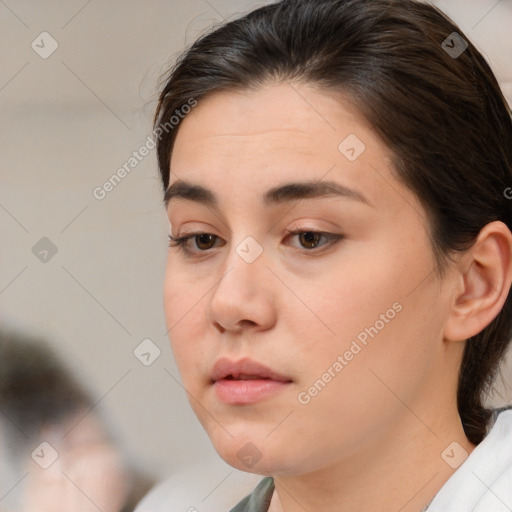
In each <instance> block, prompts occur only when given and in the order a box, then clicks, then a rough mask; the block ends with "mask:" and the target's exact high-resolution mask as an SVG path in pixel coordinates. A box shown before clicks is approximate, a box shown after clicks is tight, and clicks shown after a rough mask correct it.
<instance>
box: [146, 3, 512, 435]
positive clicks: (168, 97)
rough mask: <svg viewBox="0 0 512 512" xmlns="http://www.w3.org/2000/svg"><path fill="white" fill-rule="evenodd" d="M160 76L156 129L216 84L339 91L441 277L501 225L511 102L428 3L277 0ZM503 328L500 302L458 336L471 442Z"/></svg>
mask: <svg viewBox="0 0 512 512" xmlns="http://www.w3.org/2000/svg"><path fill="white" fill-rule="evenodd" d="M453 32H457V35H454V34H453ZM465 44H467V48H465ZM464 48H465V49H464ZM454 49H455V50H457V49H459V50H460V51H462V52H461V53H460V52H459V53H460V54H459V55H457V53H458V52H454V51H453V50H454ZM450 50H452V51H450ZM165 81H166V83H165V85H164V87H163V90H162V92H161V95H160V98H159V103H158V107H157V110H156V114H155V119H154V122H155V127H158V126H162V125H164V124H165V123H166V122H168V120H169V119H170V117H171V116H172V115H173V114H174V113H175V111H176V110H179V109H180V108H181V107H182V106H183V105H185V104H187V102H189V101H190V99H194V101H200V99H201V98H203V97H204V96H206V95H208V94H211V93H213V92H215V91H220V90H229V89H244V88H256V87H258V86H261V85H263V84H268V83H272V82H300V83H304V84H314V85H315V86H317V87H321V88H323V89H325V90H326V91H339V92H343V93H344V94H345V95H346V96H347V97H349V98H350V99H351V100H352V101H353V102H354V103H355V104H356V105H357V107H358V108H359V110H360V112H361V113H362V115H363V116H364V117H365V118H366V119H367V120H368V121H369V122H370V124H371V125H372V126H373V128H374V130H375V131H376V133H377V134H378V135H379V136H380V137H381V138H382V140H383V141H384V142H385V144H386V145H387V146H388V147H389V148H390V149H391V151H392V153H393V156H394V157H393V164H394V168H395V171H396V173H397V175H398V177H399V179H401V180H402V181H403V183H404V184H405V185H406V186H408V187H409V188H410V189H411V190H412V191H413V192H414V193H415V194H416V195H417V197H418V198H419V200H420V201H421V203H422V204H423V206H424V208H425V210H426V212H427V215H428V219H429V226H430V233H429V234H430V237H431V243H432V249H433V254H434V256H435V270H436V271H437V274H438V275H440V276H442V275H443V274H444V270H445V268H446V263H447V261H448V259H449V258H450V253H452V252H453V251H464V250H467V249H468V248H469V247H471V245H472V244H473V243H474V241H475V239H476V237H477V235H478V234H479V232H480V230H481V229H482V228H483V227H484V226H485V225H486V224H488V223H489V222H492V221H495V220H500V221H503V222H504V223H505V224H506V225H507V226H508V227H509V229H510V228H512V203H511V201H510V200H507V198H506V197H505V194H504V191H505V190H506V189H507V187H509V186H511V185H512V173H511V171H512V122H511V112H510V107H509V106H508V105H507V103H506V101H505V99H504V96H503V94H502V92H501V90H500V88H499V85H498V83H497V81H496V78H495V77H494V75H493V73H492V71H491V69H490V68H489V66H488V64H487V62H486V61H485V59H484V58H483V57H482V55H481V54H480V53H479V52H478V50H477V49H476V48H475V47H474V46H473V44H472V43H471V42H470V41H468V39H467V38H466V36H465V35H464V34H463V33H462V31H461V30H460V29H459V28H458V27H457V26H456V25H455V24H454V23H453V22H452V21H451V20H450V19H449V18H448V17H446V16H445V15H444V14H443V13H442V12H440V11H439V10H438V9H437V8H435V7H433V6H431V5H428V4H423V3H420V2H417V1H414V0H398V1H397V0H283V1H281V2H278V3H275V4H271V5H268V6H265V7H261V8H259V9H257V10H255V11H253V12H251V13H249V14H248V15H246V16H245V17H243V18H240V19H237V20H234V21H231V22H229V23H226V24H224V25H222V26H220V27H218V28H217V29H215V30H214V31H213V32H211V33H209V34H206V35H205V36H203V37H201V38H200V39H198V40H197V41H196V42H195V43H194V44H193V45H192V46H191V48H190V49H188V50H187V51H186V52H184V53H183V54H182V55H181V57H180V58H179V59H178V62H177V63H176V65H175V66H174V67H173V68H172V69H171V70H170V72H169V74H168V75H167V76H166V77H165ZM173 128H174V129H171V130H166V132H165V134H163V135H162V137H160V138H159V140H158V142H157V153H158V163H159V168H160V173H161V178H162V183H163V186H164V189H166V188H167V186H168V184H169V179H170V160H171V152H172V148H173V143H174V140H175V137H176V133H177V131H178V129H179V126H175V127H173ZM511 334H512V301H511V298H510V297H508V298H507V300H506V302H505V305H504V307H503V309H502V310H501V312H500V313H499V315H498V316H497V317H496V318H495V319H494V320H493V321H492V322H491V324H490V325H488V326H487V327H486V328H485V329H484V330H483V331H482V332H480V333H479V334H477V335H476V336H474V337H472V338H470V339H469V340H467V342H466V347H465V351H464V356H463V361H462V365H461V369H460V375H459V386H458V396H457V401H458V410H459V414H460V416H461V420H462V424H463V427H464V430H465V433H466V435H467V437H468V438H469V440H470V441H471V442H473V443H475V444H478V443H479V442H480V441H481V440H482V439H483V437H484V436H485V435H486V430H487V428H488V427H489V420H490V417H491V413H492V411H491V410H489V409H486V408H485V407H484V406H483V405H482V403H483V399H484V398H485V395H486V394H487V393H488V392H489V391H490V389H491V386H492V383H493V381H494V378H495V376H496V374H497V371H498V368H499V363H500V360H501V359H502V357H503V355H504V353H505V351H506V348H507V346H508V344H509V341H510V339H511Z"/></svg>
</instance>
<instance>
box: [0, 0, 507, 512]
mask: <svg viewBox="0 0 512 512" xmlns="http://www.w3.org/2000/svg"><path fill="white" fill-rule="evenodd" d="M265 3H270V2H261V1H259V2H257V1H250V0H188V1H187V2H182V1H178V0H171V1H163V0H149V1H145V2H142V1H140V0H137V1H136V0H123V1H120V0H112V1H99V0H68V1H36V0H17V1H15V0H0V33H1V34H2V45H1V46H0V57H1V63H2V65H1V68H0V109H1V116H2V129H1V138H0V154H1V161H2V165H1V171H0V172H1V184H2V185H1V188H0V229H1V233H2V241H1V246H2V250H1V266H0V326H3V327H4V328H9V329H11V330H17V331H19V332H21V333H23V334H24V335H27V336H29V337H30V336H32V337H35V338H37V339H39V340H41V343H43V342H47V343H48V344H49V347H50V348H51V349H52V350H54V351H55V353H56V354H57V355H58V357H59V358H60V359H61V362H62V365H63V367H66V368H68V369H69V371H70V372H71V374H72V375H73V376H75V377H76V378H77V379H78V380H79V382H80V383H81V385H83V386H84V389H85V390H86V391H87V393H88V394H89V395H90V400H89V401H88V402H87V404H88V405H87V407H88V409H87V408H86V409H85V411H86V412H87V411H93V412H94V414H98V415H99V416H101V418H102V421H103V422H104V423H105V425H106V427H105V428H106V429H107V430H108V431H109V432H110V435H111V437H112V438H113V439H115V443H116V446H118V447H119V449H120V450H121V451H122V453H123V454H124V457H125V458H126V459H127V460H128V461H129V464H131V465H132V466H134V467H136V468H137V471H139V472H141V473H143V474H144V475H145V476H146V477H147V478H148V482H149V481H158V480H161V479H164V478H165V477H166V476H167V475H169V474H172V473H173V472H174V471H175V470H176V469H178V468H180V467H181V466H183V465H187V464H190V463H191V462H194V461H201V460H204V459H207V458H214V457H215V456H216V455H215V452H214V451H213V448H212V447H211V446H210V443H209V440H208V438H207V436H206V434H205V433H204V431H203V430H202V428H201V427H200V425H199V423H198V422H197V420H196V419H195V416H194V415H193V413H192V411H191V409H190V407H189V405H188V402H187V399H186V396H185V393H184V391H183V389H182V388H181V386H180V384H179V382H180V379H179V376H178V372H177V370H176V367H175V364H174V361H173V358H172V354H171V351H170V348H169V343H168V338H167V335H166V327H165V323H164V316H163V307H162V284H163V272H164V265H165V257H166V251H167V221H166V217H165V213H164V210H163V208H162V203H161V201H162V190H161V184H160V182H159V178H158V171H157V165H156V158H155V154H154V150H152V149H150V150H149V153H148V154H147V156H144V157H142V158H140V155H139V157H138V158H137V159H136V160H133V159H134V158H135V156H134V154H133V153H134V152H137V151H139V149H140V148H141V147H142V146H144V145H145V144H146V142H147V137H148V136H149V135H150V134H151V130H152V127H151V120H152V115H153V112H154V109H155V105H156V104H155V100H156V96H157V91H158V79H159V77H160V76H161V74H162V73H163V72H165V71H167V69H168V68H169V66H170V65H171V64H172V63H173V62H174V59H175V58H176V57H177V55H178V54H179V53H180V52H181V51H182V50H183V49H184V48H185V47H186V46H187V45H189V44H190V43H191V42H193V40H194V39H195V38H197V37H198V36H199V35H200V34H201V33H203V32H204V31H205V30H207V29H208V28H209V27H211V26H212V25H213V24H215V23H218V22H222V21H223V20H227V19H230V18H233V17H238V16H239V15H240V14H241V13H244V12H247V11H248V10H250V9H251V8H253V7H255V6H258V5H263V4H265ZM433 3H435V4H436V5H438V6H439V7H441V8H442V9H443V10H444V11H445V12H446V13H447V14H448V15H449V16H451V17H452V19H453V20H454V21H455V22H456V23H458V24H459V26H460V27H461V29H462V30H463V31H464V32H465V34H466V35H467V36H468V37H469V38H470V39H471V40H472V42H473V43H474V44H476V46H477V47H478V48H479V49H480V50H481V51H482V52H483V54H484V56H485V57H486V58H487V59H488V61H489V63H490V65H491V67H492V68H493V70H494V72H495V74H496V76H497V78H498V80H499V82H500V83H501V85H502V89H503V91H504V93H505V95H506V96H507V98H508V101H509V103H510V104H512V31H511V30H510V29H511V27H512V0H465V1H463V0H453V1H450V0H444V1H436V2H433ZM130 158H131V159H132V160H130ZM123 166H125V169H129V172H128V173H126V176H125V177H124V178H123V179H122V180H120V181H119V183H117V184H116V186H115V187H110V188H109V187H108V185H107V186H104V184H105V182H107V181H108V180H109V179H110V178H111V176H112V175H113V174H115V173H116V172H117V170H118V169H119V168H122V167H123ZM511 185H512V184H511ZM509 361H510V358H509ZM504 375H505V380H504V382H499V383H497V394H496V397H495V400H496V403H497V404H503V403H506V402H510V400H511V399H512V393H511V386H512V365H510V362H509V364H508V366H506V367H505V369H504ZM2 377H3V375H0V381H1V379H2ZM86 415H87V414H86ZM88 417H90V415H89V416H88ZM0 420H2V418H1V417H0ZM4 421H5V419H4ZM30 447H31V448H32V449H36V448H38V447H39V445H38V444H37V443H35V445H34V446H30ZM43 448H44V447H43ZM0 449H1V447H0ZM38 449H40V448H38ZM37 453H40V452H37ZM45 456H46V455H45ZM27 471H29V470H27V469H26V468H25V469H23V468H21V469H16V470H15V469H13V467H11V468H10V470H9V471H7V470H6V472H5V474H4V478H2V476H1V474H0V499H2V497H4V496H6V495H7V494H8V493H10V492H13V493H14V492H15V488H16V486H18V485H20V486H21V485H22V480H23V478H24V475H26V474H27ZM0 509H1V502H0Z"/></svg>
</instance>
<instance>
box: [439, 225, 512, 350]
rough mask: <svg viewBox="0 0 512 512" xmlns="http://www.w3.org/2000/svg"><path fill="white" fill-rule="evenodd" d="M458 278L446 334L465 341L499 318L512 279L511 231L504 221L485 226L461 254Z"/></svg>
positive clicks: (447, 336)
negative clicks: (468, 247)
mask: <svg viewBox="0 0 512 512" xmlns="http://www.w3.org/2000/svg"><path fill="white" fill-rule="evenodd" d="M456 279H457V281H458V286H457V289H456V290H455V294H454V297H453V303H452V306H451V311H450V314H449V316H448V318H447V321H446V323H445V329H444V337H445V339H447V340H450V341H463V340H466V339H468V338H470V337H471V336H474V335H475V334H478V333H479V332H481V331H482V330H483V329H485V327H487V326H488V325H489V324H490V323H491V322H492V321H493V320H494V318H496V316H497V315H498V313H499V312H500V311H501V309H502V307H503V304H504V303H505V300H506V298H507V295H508V292H509V290H510V285H511V282H512V233H511V232H510V230H509V229H508V227H507V226H506V225H505V224H504V223H503V222H501V221H494V222H490V223H489V224H487V225H486V226H484V227H483V228H482V230H481V231H480V233H479V235H478V237H477V239H476V241H475V243H474V244H473V246H472V247H471V248H470V249H468V251H467V252H466V253H464V255H463V256H462V257H461V258H460V260H459V264H458V269H457V272H456Z"/></svg>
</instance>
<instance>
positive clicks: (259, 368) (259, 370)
mask: <svg viewBox="0 0 512 512" xmlns="http://www.w3.org/2000/svg"><path fill="white" fill-rule="evenodd" d="M211 383H212V385H213V387H214V389H215V392H216V396H217V398H218V399H219V400H220V401H221V402H224V403H226V404H228V405H244V404H252V403H256V402H259V401H261V400H263V399H265V398H268V397H270V396H273V395H275V394H276V393H277V392H279V391H282V390H284V389H285V388H286V387H287V386H288V385H289V384H291V383H292V380H291V379H290V378H288V377H286V376H285V375H282V374H280V373H278V372H276V371H275V370H272V369H270V368H268V367H266V366H264V365H262V364H260V363H258V362H256V361H253V360H252V359H247V358H246V359H242V360H239V361H231V360H229V359H227V358H221V359H219V360H218V361H217V362H216V363H215V365H214V367H213V370H212V373H211Z"/></svg>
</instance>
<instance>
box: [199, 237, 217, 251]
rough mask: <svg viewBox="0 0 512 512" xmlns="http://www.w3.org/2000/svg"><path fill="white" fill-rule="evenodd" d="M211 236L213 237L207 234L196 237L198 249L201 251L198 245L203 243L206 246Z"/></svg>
mask: <svg viewBox="0 0 512 512" xmlns="http://www.w3.org/2000/svg"><path fill="white" fill-rule="evenodd" d="M212 236H213V235H208V234H203V235H199V237H198V242H199V243H198V244H197V245H198V247H199V248H200V249H201V248H202V247H200V245H201V244H202V243H205V244H206V245H208V242H211V237H212ZM206 248H207V249H209V247H206Z"/></svg>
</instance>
